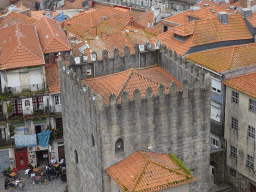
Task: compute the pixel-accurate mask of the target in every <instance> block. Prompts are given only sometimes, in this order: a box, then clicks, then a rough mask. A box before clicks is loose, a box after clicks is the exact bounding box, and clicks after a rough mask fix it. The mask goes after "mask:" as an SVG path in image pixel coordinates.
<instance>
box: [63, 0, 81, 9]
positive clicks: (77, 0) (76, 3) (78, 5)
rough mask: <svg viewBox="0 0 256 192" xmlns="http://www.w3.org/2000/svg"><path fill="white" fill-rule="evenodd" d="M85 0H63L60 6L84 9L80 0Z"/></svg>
mask: <svg viewBox="0 0 256 192" xmlns="http://www.w3.org/2000/svg"><path fill="white" fill-rule="evenodd" d="M84 1H85V0H75V1H74V2H73V3H70V2H69V1H64V5H63V6H62V7H61V9H62V10H64V9H84V7H83V6H82V2H84Z"/></svg>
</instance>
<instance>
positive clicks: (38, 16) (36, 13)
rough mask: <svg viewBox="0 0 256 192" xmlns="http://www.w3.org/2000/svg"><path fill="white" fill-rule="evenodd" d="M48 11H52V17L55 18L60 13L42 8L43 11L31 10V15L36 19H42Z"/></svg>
mask: <svg viewBox="0 0 256 192" xmlns="http://www.w3.org/2000/svg"><path fill="white" fill-rule="evenodd" d="M46 13H50V14H52V18H55V17H56V16H57V15H58V14H60V13H58V12H53V11H45V10H41V11H31V17H32V18H33V19H36V20H40V19H41V17H42V16H44V15H45V14H46Z"/></svg>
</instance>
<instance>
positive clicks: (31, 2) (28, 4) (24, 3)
mask: <svg viewBox="0 0 256 192" xmlns="http://www.w3.org/2000/svg"><path fill="white" fill-rule="evenodd" d="M37 1H38V2H40V0H37ZM35 2H36V0H20V1H18V2H17V3H15V4H14V5H15V6H16V7H17V8H23V9H24V7H25V8H29V9H30V10H31V11H34V10H35Z"/></svg>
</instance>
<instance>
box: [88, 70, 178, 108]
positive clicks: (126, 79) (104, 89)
mask: <svg viewBox="0 0 256 192" xmlns="http://www.w3.org/2000/svg"><path fill="white" fill-rule="evenodd" d="M83 81H84V82H85V84H86V85H88V86H89V87H90V88H91V89H93V90H94V91H95V93H97V94H101V95H102V97H103V99H104V104H108V103H109V95H110V93H114V94H115V95H116V96H117V101H118V102H120V101H121V100H120V99H121V95H122V93H123V91H126V92H127V93H128V96H129V99H133V92H134V90H135V89H136V88H138V89H139V90H140V92H141V96H142V97H145V94H146V88H147V87H148V86H151V88H152V90H153V94H154V95H156V94H157V92H158V86H159V84H160V83H162V84H163V85H164V87H165V92H166V93H167V92H169V85H170V83H171V82H172V81H174V82H175V83H176V84H177V86H178V89H180V88H181V83H180V82H179V81H178V80H177V79H175V78H174V77H172V76H171V75H170V74H169V73H167V72H166V71H165V70H164V69H162V68H161V67H159V66H157V65H154V66H151V67H146V68H140V69H128V70H126V71H123V72H119V73H114V74H110V75H105V76H101V77H95V78H90V79H84V80H83Z"/></svg>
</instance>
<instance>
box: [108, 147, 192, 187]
mask: <svg viewBox="0 0 256 192" xmlns="http://www.w3.org/2000/svg"><path fill="white" fill-rule="evenodd" d="M106 172H107V173H108V174H109V175H110V177H111V178H112V179H113V180H114V181H115V182H116V184H117V185H118V186H119V187H120V189H121V190H122V191H127V192H131V191H134V192H138V191H161V190H164V189H168V188H171V187H175V186H178V185H184V184H186V183H190V182H193V181H196V179H195V178H194V177H192V176H190V175H187V174H186V173H185V172H183V170H182V169H180V167H178V166H177V165H176V164H175V163H174V162H173V160H172V159H171V158H170V156H169V155H168V154H163V153H153V152H146V151H141V150H138V151H136V152H134V153H133V154H131V155H129V156H128V157H127V158H125V159H124V160H122V161H120V162H118V163H117V164H115V165H112V166H111V167H109V168H107V169H106Z"/></svg>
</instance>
